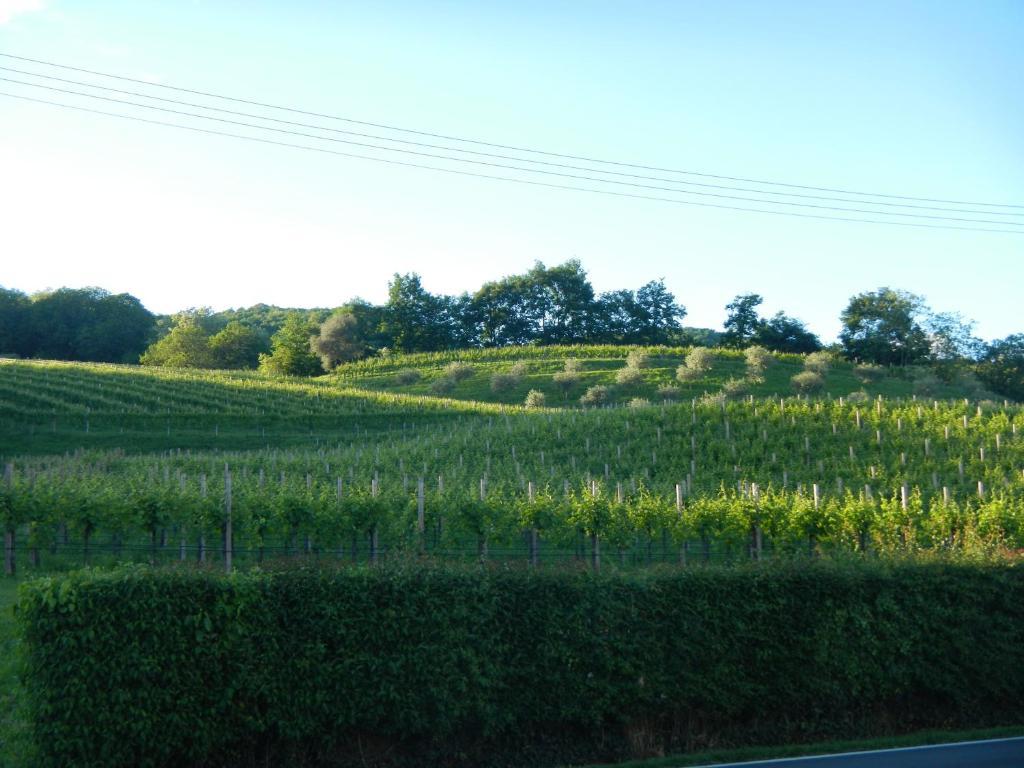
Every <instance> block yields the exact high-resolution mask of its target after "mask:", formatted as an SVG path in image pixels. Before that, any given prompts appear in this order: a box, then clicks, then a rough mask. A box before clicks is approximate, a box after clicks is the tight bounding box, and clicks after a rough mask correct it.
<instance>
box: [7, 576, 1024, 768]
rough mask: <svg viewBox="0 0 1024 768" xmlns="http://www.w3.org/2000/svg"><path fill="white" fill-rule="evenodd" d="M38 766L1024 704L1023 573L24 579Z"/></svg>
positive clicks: (718, 738)
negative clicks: (1023, 694) (38, 753)
mask: <svg viewBox="0 0 1024 768" xmlns="http://www.w3.org/2000/svg"><path fill="white" fill-rule="evenodd" d="M22 590H23V591H22V594H21V600H20V604H19V614H20V616H21V620H22V622H23V624H24V636H25V646H26V650H27V668H26V684H27V689H28V691H29V694H30V700H31V709H32V713H33V729H34V738H35V740H36V742H37V744H38V748H39V751H40V761H41V764H42V765H47V766H50V765H52V766H57V765H76V766H94V765H95V766H129V765H131V766H171V765H195V766H215V765H250V764H259V765H264V764H277V765H283V764H287V765H295V766H327V765H331V766H334V765H374V764H376V765H488V764H490V765H545V764H548V765H550V764H555V763H556V762H568V761H574V760H580V761H582V760H609V759H616V758H622V757H628V756H636V755H643V754H655V753H659V752H662V751H668V750H685V749H693V748H698V747H701V746H706V745H708V744H716V745H723V744H743V743H778V742H790V741H796V740H801V739H815V738H822V737H845V736H851V735H868V734H875V733H893V732H898V731H901V730H908V729H913V728H920V727H925V726H945V727H951V726H981V725H987V724H995V723H1009V722H1020V721H1021V720H1022V718H1024V697H1022V696H1021V691H1022V690H1024V569H1021V568H1013V567H1005V566H1004V567H997V566H990V565H953V564H948V563H945V564H943V563H932V564H922V563H916V564H914V563H905V564H898V565H889V566H883V565H870V566H869V565H857V566H852V565H837V564H825V563H819V564H813V565H807V564H805V565H803V566H802V567H796V566H792V565H790V566H779V567H765V566H762V567H756V566H751V567H746V568H739V569H733V570H719V569H713V568H712V569H705V568H699V569H692V570H675V571H660V572H659V571H654V572H646V573H640V574H632V575H594V574H588V573H576V572H570V571H557V572H545V571H539V572H530V571H516V570H507V569H493V570H491V569H484V568H480V569H452V568H446V569H435V568H429V567H411V566H406V567H398V566H390V567H379V568H346V569H338V570H324V569H299V570H285V571H279V572H270V573H266V572H264V573H249V574H238V575H234V576H231V577H224V576H217V575H213V574H209V573H195V572H187V571H151V570H146V569H142V568H129V569H123V570H119V571H114V572H106V573H99V572H81V573H76V574H71V575H67V576H60V577H52V578H45V579H39V580H36V581H33V582H29V583H27V584H26V585H25V586H24V587H23V588H22Z"/></svg>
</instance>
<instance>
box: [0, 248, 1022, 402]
mask: <svg viewBox="0 0 1024 768" xmlns="http://www.w3.org/2000/svg"><path fill="white" fill-rule="evenodd" d="M761 303H762V297H761V296H760V295H758V294H753V293H751V294H741V295H738V296H736V297H735V298H734V299H733V300H732V301H731V302H730V303H729V304H727V305H726V310H727V312H728V316H727V319H726V322H725V324H724V327H723V328H722V329H721V330H712V329H704V328H690V327H687V326H685V325H684V324H683V321H684V319H685V317H686V308H685V306H684V305H682V304H681V303H679V301H678V300H677V299H676V297H675V296H674V295H673V294H672V293H671V292H670V291H669V290H668V289H667V288H666V287H665V283H664V281H662V280H652V281H650V282H648V283H646V284H645V285H643V286H641V287H640V288H637V289H635V290H634V289H628V288H623V289H620V290H614V291H608V292H604V293H600V294H599V293H597V292H595V291H594V288H593V286H592V285H591V283H590V280H589V278H588V277H587V274H586V271H585V270H584V269H583V267H582V265H581V264H580V262H579V261H575V260H573V261H567V262H565V263H564V264H560V265H557V266H553V267H547V266H545V265H544V264H542V263H540V262H537V263H536V264H535V265H534V267H533V268H532V269H530V270H529V271H528V272H526V273H524V274H519V275H511V276H508V277H504V278H502V279H500V280H496V281H492V282H488V283H485V284H484V285H482V286H481V287H480V288H479V289H478V290H477V291H476V292H474V293H463V294H461V295H458V296H449V295H440V294H432V293H430V292H428V291H427V290H426V289H424V288H423V285H422V283H421V279H420V276H419V275H417V274H415V273H410V274H404V275H399V274H396V275H394V277H393V278H392V280H391V281H390V283H389V284H388V298H387V301H386V302H385V303H384V304H380V305H377V304H371V303H369V302H367V301H363V300H361V299H353V300H351V301H349V302H347V303H345V304H343V305H341V306H338V307H335V308H317V309H286V308H281V307H275V306H269V305H266V304H257V305H255V306H252V307H247V308H244V309H229V310H225V311H221V312H214V311H212V310H210V309H208V308H191V309H186V310H183V311H181V312H178V313H177V314H174V315H170V316H157V315H154V314H153V313H151V312H149V311H148V310H147V309H146V308H145V307H144V306H143V305H142V303H141V302H140V301H139V300H138V299H137V298H135V297H134V296H131V295H129V294H111V293H109V292H108V291H105V290H103V289H101V288H60V289H58V290H54V291H46V292H41V293H38V294H34V295H31V296H29V295H26V294H24V293H22V292H20V291H17V290H11V289H5V288H0V355H5V356H17V357H24V358H45V359H55V360H80V361H93V362H113V363H141V364H143V365H159V366H168V367H179V368H220V369H245V368H251V369H256V368H259V369H261V370H264V371H266V372H268V373H278V374H286V375H295V376H311V375H318V374H322V373H324V372H325V371H330V370H332V369H333V368H334V367H336V366H337V365H339V364H342V363H345V362H349V361H352V360H358V359H361V358H364V357H368V356H373V355H387V354H391V353H396V352H430V351H439V350H453V349H470V348H480V347H505V346H512V345H545V344H601V343H612V344H637V345H651V344H672V345H681V346H706V347H713V346H723V347H733V348H747V347H751V346H758V347H762V348H764V349H766V350H768V351H774V352H795V353H810V352H816V351H819V350H821V349H822V348H823V347H822V343H821V341H820V340H819V339H818V337H817V336H816V335H815V334H814V333H812V332H811V331H810V330H808V329H807V327H806V326H805V325H804V323H803V322H801V321H800V320H799V319H797V318H795V317H792V316H790V315H788V314H786V313H783V312H779V313H777V314H775V315H773V316H770V317H762V316H761V315H760V313H759V311H758V307H759V305H760V304H761ZM840 320H841V322H842V331H841V333H840V337H839V342H838V344H836V345H833V348H832V349H831V350H830V351H832V352H834V353H836V354H839V355H842V356H844V357H846V358H848V359H850V360H855V361H858V362H861V363H868V364H875V365H883V366H907V365H917V366H922V365H923V366H929V367H931V368H932V369H934V373H935V374H936V375H937V376H939V377H940V378H946V379H948V378H951V377H953V376H956V375H959V374H960V373H962V372H963V371H964V370H970V371H971V372H973V373H975V374H976V375H977V376H978V377H979V378H980V379H981V380H982V381H983V382H984V383H985V385H986V386H987V387H988V388H989V389H991V390H992V391H993V392H996V393H998V394H1001V395H1003V396H1005V397H1011V398H1014V399H1024V334H1014V335H1011V336H1008V337H1006V338H1004V339H998V340H993V341H991V342H987V343H986V342H984V341H982V340H981V339H978V338H976V337H975V336H974V335H973V333H972V323H971V322H969V321H967V320H964V319H963V318H962V317H961V316H960V315H959V314H957V313H955V312H936V311H933V310H932V309H931V308H930V307H928V306H927V305H926V304H925V302H924V300H923V299H922V298H921V297H919V296H916V295H914V294H912V293H909V292H907V291H902V290H897V289H892V288H888V287H881V288H879V289H877V290H875V291H869V292H865V293H862V294H858V295H856V296H853V297H851V298H850V300H849V302H848V304H847V306H846V307H845V308H843V309H842V310H841V312H840Z"/></svg>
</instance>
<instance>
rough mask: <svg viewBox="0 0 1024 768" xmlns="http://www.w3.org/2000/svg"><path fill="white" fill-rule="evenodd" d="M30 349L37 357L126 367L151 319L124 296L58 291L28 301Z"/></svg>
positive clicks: (94, 290) (150, 327)
mask: <svg viewBox="0 0 1024 768" xmlns="http://www.w3.org/2000/svg"><path fill="white" fill-rule="evenodd" d="M28 320H29V322H28V335H29V342H28V343H29V345H30V346H31V349H32V354H33V355H34V356H35V357H44V358H49V359H53V360H83V361H92V362H106V363H124V362H131V361H134V360H137V359H138V356H139V354H140V353H141V352H142V351H143V350H144V349H145V348H146V342H147V340H148V339H149V336H150V333H151V332H152V330H153V324H154V317H153V315H152V314H151V313H150V312H149V311H148V310H147V309H146V308H145V307H143V306H142V303H141V302H140V301H139V300H138V299H137V298H135V297H134V296H131V295H129V294H127V293H119V294H111V293H109V292H108V291H105V290H103V289H102V288H60V289H58V290H56V291H49V292H45V293H39V294H36V295H34V296H33V297H32V302H31V305H30V307H29V318H28Z"/></svg>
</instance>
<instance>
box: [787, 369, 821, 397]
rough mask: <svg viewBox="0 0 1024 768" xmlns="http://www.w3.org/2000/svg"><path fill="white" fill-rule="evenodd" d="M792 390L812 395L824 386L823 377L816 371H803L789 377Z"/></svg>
mask: <svg viewBox="0 0 1024 768" xmlns="http://www.w3.org/2000/svg"><path fill="white" fill-rule="evenodd" d="M790 382H791V383H792V384H793V390H794V391H795V392H797V393H798V394H801V395H812V394H815V393H817V392H821V390H823V389H824V388H825V377H824V376H822V375H821V374H820V373H818V372H816V371H803V372H801V373H798V374H797V375H796V376H794V377H793V378H791V379H790Z"/></svg>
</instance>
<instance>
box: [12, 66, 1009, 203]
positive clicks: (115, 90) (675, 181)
mask: <svg viewBox="0 0 1024 768" xmlns="http://www.w3.org/2000/svg"><path fill="white" fill-rule="evenodd" d="M0 71H4V72H15V73H17V74H20V75H28V76H30V77H38V78H42V79H45V80H51V81H55V82H60V83H67V84H71V85H78V86H82V87H85V88H95V89H99V90H102V91H106V92H108V93H118V94H122V95H128V96H135V97H138V98H144V99H152V100H154V101H160V102H163V103H168V104H178V105H181V106H186V107H193V108H196V109H203V110H207V111H212V112H219V113H221V114H227V115H235V116H237V117H248V118H252V119H256V120H267V121H270V122H273V123H278V124H280V125H290V126H296V127H302V128H311V129H314V130H318V131H328V132H330V133H338V134H343V135H346V136H356V137H360V138H368V139H374V140H378V141H389V142H393V143H398V144H405V145H408V146H415V147H425V148H429V149H440V150H445V151H450V152H461V153H464V154H469V155H474V156H477V157H491V158H495V159H500V160H513V161H516V162H525V163H532V164H537V165H543V166H546V167H551V168H564V169H567V170H577V171H586V172H589V173H601V174H606V175H612V176H619V177H624V178H631V179H642V180H647V181H658V182H664V183H667V184H678V185H684V186H690V187H701V188H704V189H721V190H729V191H733V192H751V193H754V194H759V195H781V196H785V197H796V198H800V199H805V200H825V201H832V202H842V203H854V204H859V205H875V206H885V207H894V208H911V209H915V210H925V211H938V212H944V213H973V214H979V215H987V216H1024V213H1017V212H1015V211H978V210H971V209H964V208H944V207H943V208H940V207H937V206H930V205H912V204H907V203H890V202H876V201H873V200H850V199H848V198H843V197H829V196H826V195H808V194H801V193H798V192H777V191H774V190H767V189H752V188H749V187H735V186H728V185H723V184H707V183H701V182H695V181H685V180H680V179H667V178H665V177H662V176H648V175H643V174H635V173H623V172H621V171H606V170H602V169H600V168H587V167H584V166H578V165H569V164H566V163H553V162H549V161H545V160H533V159H530V158H522V157H515V156H513V155H503V154H498V153H494V152H480V151H476V150H472V149H462V148H459V147H449V146H445V145H443V144H431V143H427V142H421V141H410V140H408V139H395V138H392V137H389V136H381V135H379V134H372V133H361V132H358V131H347V130H343V129H340V128H331V127H328V126H322V125H315V124H312V123H303V122H298V121H295V120H282V119H280V118H276V117H268V116H267V115H260V114H253V113H251V112H239V111H237V110H233V109H223V108H221V107H211V106H209V105H206V104H197V103H195V102H190V101H182V100H180V99H170V98H165V97H163V96H154V95H152V94H149V93H142V92H140V91H129V90H125V89H122V88H111V87H108V86H105V85H97V84H96V83H89V82H84V81H81V80H70V79H68V78H64V77H56V76H54V75H43V74H40V73H38V72H30V71H26V70H21V69H15V68H13V67H3V66H0ZM0 80H8V81H9V82H12V83H18V84H20V85H30V86H32V87H36V88H46V87H48V86H44V85H41V84H38V83H25V82H23V81H20V80H12V79H9V78H0ZM50 89H51V90H57V91H61V92H64V93H73V94H76V95H79V96H88V97H89V98H102V97H99V96H97V95H95V94H89V93H81V92H78V91H71V90H64V89H60V88H53V87H50ZM123 103H125V104H132V105H134V106H141V107H146V108H150V109H152V108H154V107H152V106H151V105H148V104H137V103H135V102H130V101H125V102H123ZM182 114H187V113H182ZM203 117H205V116H203ZM302 135H305V134H302ZM322 138H324V139H325V140H330V139H327V138H326V137H322ZM455 159H459V158H455ZM462 161H463V162H466V161H465V160H462ZM526 170H530V172H538V171H534V170H533V169H526ZM679 191H681V192H687V190H679ZM740 199H745V198H740ZM765 202H769V203H772V204H774V203H775V202H776V201H765ZM878 213H882V214H886V215H894V214H889V212H887V211H884V210H879V211H878Z"/></svg>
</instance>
